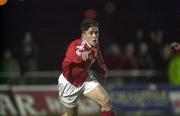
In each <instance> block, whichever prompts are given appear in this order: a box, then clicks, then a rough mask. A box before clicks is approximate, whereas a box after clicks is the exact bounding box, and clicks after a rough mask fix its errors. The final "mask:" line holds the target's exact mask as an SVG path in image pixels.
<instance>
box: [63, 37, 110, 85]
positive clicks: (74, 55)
mask: <svg viewBox="0 0 180 116" xmlns="http://www.w3.org/2000/svg"><path fill="white" fill-rule="evenodd" d="M98 50H99V49H96V48H92V47H91V46H90V45H89V44H88V43H87V42H86V41H85V40H84V39H82V38H79V39H76V40H74V41H73V42H72V43H71V44H70V45H69V46H68V49H67V52H66V57H65V59H64V61H63V64H62V70H63V75H64V77H65V78H66V79H67V80H68V81H69V82H70V83H71V84H73V85H74V86H76V87H79V86H81V85H82V84H83V83H84V81H85V80H86V79H87V78H88V77H89V69H90V67H91V65H92V64H93V63H94V61H95V59H96V58H98V56H99V57H102V56H100V55H98ZM85 51H91V53H90V56H91V59H89V60H87V61H84V60H83V59H82V57H81V52H85ZM98 59H99V58H98ZM98 62H99V64H100V65H101V67H102V69H101V70H102V71H103V72H105V71H106V69H107V68H106V67H105V66H104V65H105V64H104V62H102V63H100V61H99V60H98ZM102 71H101V72H102Z"/></svg>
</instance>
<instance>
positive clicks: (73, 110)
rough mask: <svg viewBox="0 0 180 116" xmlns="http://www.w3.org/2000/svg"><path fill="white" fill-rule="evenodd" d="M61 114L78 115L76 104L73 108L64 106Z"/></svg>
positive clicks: (66, 115)
mask: <svg viewBox="0 0 180 116" xmlns="http://www.w3.org/2000/svg"><path fill="white" fill-rule="evenodd" d="M62 116H78V106H76V107H74V108H68V107H65V112H64V113H63V115H62Z"/></svg>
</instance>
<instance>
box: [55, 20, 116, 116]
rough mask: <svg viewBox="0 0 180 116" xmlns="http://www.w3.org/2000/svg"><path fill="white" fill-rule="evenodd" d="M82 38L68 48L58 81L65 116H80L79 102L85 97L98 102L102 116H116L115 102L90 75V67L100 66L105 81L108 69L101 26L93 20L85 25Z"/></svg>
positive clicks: (82, 29) (83, 24)
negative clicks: (101, 41)
mask: <svg viewBox="0 0 180 116" xmlns="http://www.w3.org/2000/svg"><path fill="white" fill-rule="evenodd" d="M81 32H82V34H81V37H80V38H78V39H75V40H74V41H73V42H72V43H70V45H69V46H68V49H67V52H66V57H65V59H64V61H63V63H62V74H61V75H60V76H59V79H58V88H59V99H60V102H61V103H62V104H63V105H64V107H65V112H64V113H63V116H77V115H78V107H77V105H78V101H79V97H80V96H81V95H84V96H86V97H88V98H90V99H93V100H95V101H96V102H97V103H98V104H99V105H100V106H101V112H102V116H115V113H114V112H113V110H112V103H111V99H110V97H109V96H108V94H107V92H106V91H105V89H104V88H103V87H102V85H101V84H100V83H99V82H98V81H97V79H96V78H95V77H94V76H93V75H92V74H91V73H90V67H91V65H92V64H93V63H94V62H95V60H96V61H97V62H98V64H99V67H100V69H101V70H100V71H99V72H100V73H101V75H102V78H104V79H105V77H106V72H107V67H106V65H105V63H104V60H103V57H102V55H101V52H100V50H99V41H98V38H99V24H98V22H97V21H95V20H92V19H84V20H83V21H82V23H81Z"/></svg>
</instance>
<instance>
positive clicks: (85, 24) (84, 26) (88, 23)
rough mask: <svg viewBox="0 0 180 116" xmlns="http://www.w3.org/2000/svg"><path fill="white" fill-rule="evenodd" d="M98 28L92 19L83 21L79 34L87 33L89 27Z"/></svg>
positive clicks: (97, 24)
mask: <svg viewBox="0 0 180 116" xmlns="http://www.w3.org/2000/svg"><path fill="white" fill-rule="evenodd" d="M94 26H95V27H98V28H99V23H98V22H97V21H96V20H93V19H84V20H83V21H82V23H81V32H82V33H83V32H84V31H87V30H88V29H89V27H94Z"/></svg>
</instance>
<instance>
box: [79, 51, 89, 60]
mask: <svg viewBox="0 0 180 116" xmlns="http://www.w3.org/2000/svg"><path fill="white" fill-rule="evenodd" d="M81 57H82V59H83V60H84V61H87V60H89V59H91V51H85V52H81Z"/></svg>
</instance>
